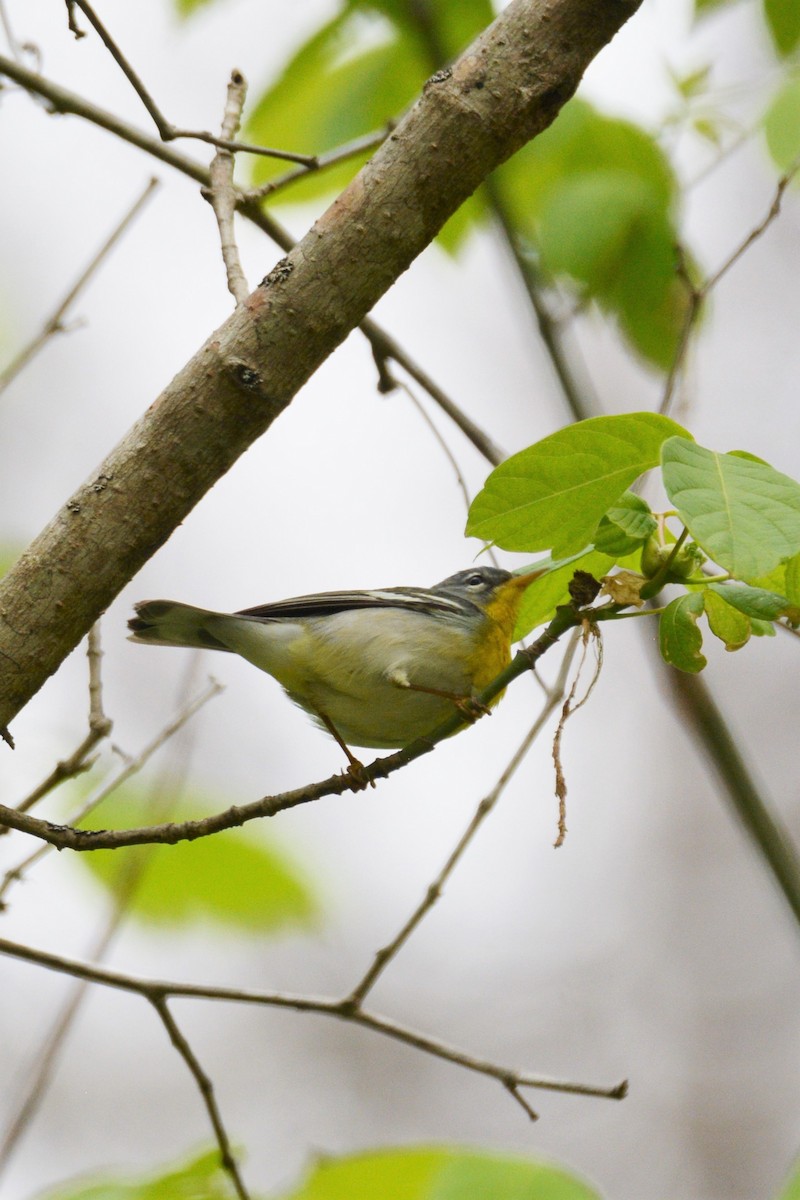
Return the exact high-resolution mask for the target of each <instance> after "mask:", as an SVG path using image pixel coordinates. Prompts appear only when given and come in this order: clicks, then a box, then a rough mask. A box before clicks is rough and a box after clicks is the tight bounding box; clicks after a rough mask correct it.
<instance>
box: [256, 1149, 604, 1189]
mask: <svg viewBox="0 0 800 1200" xmlns="http://www.w3.org/2000/svg"><path fill="white" fill-rule="evenodd" d="M362 1197H363V1198H367V1197H368V1198H369V1200H600V1198H599V1196H598V1193H597V1192H595V1191H594V1189H592V1188H590V1187H588V1186H587V1184H585V1183H583V1182H582V1181H581V1180H579V1179H576V1178H575V1176H574V1175H572V1174H569V1173H567V1172H566V1171H564V1170H561V1169H560V1168H559V1167H554V1166H552V1165H550V1164H549V1163H541V1162H537V1161H535V1160H532V1159H524V1158H519V1157H516V1156H511V1155H499V1154H489V1153H481V1152H478V1151H474V1150H462V1149H460V1148H458V1147H448V1146H442V1147H436V1146H434V1147H418V1148H417V1147H409V1148H404V1149H401V1150H381V1151H376V1152H372V1153H366V1154H358V1155H354V1156H352V1157H348V1158H340V1159H325V1160H323V1161H321V1162H318V1163H317V1164H316V1165H315V1166H314V1167H313V1169H312V1170H311V1172H310V1173H309V1175H308V1177H307V1178H306V1179H305V1180H304V1181H303V1183H301V1184H300V1186H299V1187H298V1188H296V1189H292V1190H291V1191H290V1192H285V1193H284V1194H283V1195H282V1196H281V1197H278V1198H276V1200H361V1198H362Z"/></svg>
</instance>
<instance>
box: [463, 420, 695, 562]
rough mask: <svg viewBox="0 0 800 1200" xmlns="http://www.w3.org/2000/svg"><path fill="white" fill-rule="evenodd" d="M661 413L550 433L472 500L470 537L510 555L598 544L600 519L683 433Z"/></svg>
mask: <svg viewBox="0 0 800 1200" xmlns="http://www.w3.org/2000/svg"><path fill="white" fill-rule="evenodd" d="M685 432H686V431H685V430H682V429H681V427H680V426H679V425H677V424H676V423H675V422H674V421H671V420H670V419H669V418H668V417H662V416H659V415H657V414H655V413H630V414H627V415H624V416H613V417H590V418H589V419H588V420H586V421H578V422H576V423H575V424H574V425H569V426H567V427H566V428H565V429H560V430H559V431H558V432H557V433H553V434H551V435H550V436H549V437H546V438H544V439H543V440H542V441H540V442H536V443H535V444H534V445H533V446H529V447H528V448H527V449H526V450H522V451H521V452H520V453H519V454H514V455H513V456H512V457H511V458H508V459H506V461H505V462H503V463H501V464H500V466H499V467H497V468H496V469H495V470H494V471H492V473H491V475H490V476H489V478H488V479H487V480H486V483H485V485H484V487H483V490H482V491H481V492H480V493H479V494H478V495H477V496H476V498H475V500H474V501H473V502H472V505H471V507H470V511H469V519H468V522H467V530H466V532H467V536H468V537H479V538H483V539H484V540H485V541H490V542H494V543H496V544H497V545H498V546H502V547H503V549H505V550H525V551H533V550H547V549H549V550H551V551H552V553H553V555H554V557H563V556H566V555H568V554H572V553H575V552H577V551H578V550H581V549H582V548H583V547H584V546H586V545H587V544H588V543H590V542H591V541H592V540H593V536H594V532H595V530H596V529H597V526H598V524H599V523H600V521H601V519H602V517H603V516H604V514H605V513H606V512H607V510H608V509H609V508H610V507H611V506H612V505H613V504H614V503H615V501H617V500H618V499H619V497H620V496H621V495H622V493H623V492H624V491H626V489H627V488H628V487H630V485H631V484H632V483H633V482H634V480H636V479H638V477H639V476H640V475H641V474H642V473H643V472H644V471H647V470H649V469H650V468H651V467H654V466H656V465H657V463H658V458H659V452H660V449H661V445H662V443H663V442H664V440H665V439H667V438H671V437H672V436H673V435H675V434H678V433H684V434H685Z"/></svg>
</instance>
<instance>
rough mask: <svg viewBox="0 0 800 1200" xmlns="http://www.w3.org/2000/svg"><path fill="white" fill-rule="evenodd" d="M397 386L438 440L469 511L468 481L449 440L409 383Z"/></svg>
mask: <svg viewBox="0 0 800 1200" xmlns="http://www.w3.org/2000/svg"><path fill="white" fill-rule="evenodd" d="M397 386H398V387H399V388H401V389H402V390H403V391H404V392H405V394H406V395H407V396H408V398H409V400H410V401H411V403H412V404H413V405H414V408H415V409H416V410H417V412H418V413H419V415H420V416H421V417H422V419H423V421H424V422H425V424H426V425H427V426H428V429H429V430H430V431H431V433H432V434H433V436H434V438H435V439H436V441H437V442H438V444H439V446H440V447H441V450H442V452H443V454H444V456H445V458H446V459H447V461H448V462H449V463H450V466H451V467H452V468H453V472H454V474H455V477H456V483H457V484H458V486H459V488H460V490H461V495H462V496H463V497H464V504H465V505H466V507H467V509H469V506H470V504H471V500H470V495H469V489H468V488H467V481H466V479H465V478H464V475H463V473H462V471H461V467H460V466H459V465H458V459H457V458H456V456H455V454H453V451H452V450H451V449H450V447H449V446H448V444H447V440H446V439H445V438H444V437H442V435H441V433H440V432H439V430H438V429H437V428H436V423H435V422H434V421H432V420H431V418H430V416H429V415H428V413H427V412H426V410H425V406H424V405H423V404H421V403H420V401H419V400H418V399H417V397H416V396H415V395H414V393H413V392H412V390H411V388H410V387H409V386H408V384H407V383H398V384H397Z"/></svg>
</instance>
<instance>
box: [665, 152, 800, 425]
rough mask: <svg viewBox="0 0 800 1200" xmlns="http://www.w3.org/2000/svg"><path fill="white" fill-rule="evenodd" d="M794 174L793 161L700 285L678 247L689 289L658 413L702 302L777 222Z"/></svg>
mask: <svg viewBox="0 0 800 1200" xmlns="http://www.w3.org/2000/svg"><path fill="white" fill-rule="evenodd" d="M798 172H800V159H796V160H795V162H793V163H792V165H791V166H790V167H788V168H787V170H786V171H784V173H783V174H782V175H781V176H780V178H779V179H778V183H777V185H776V188H775V192H774V195H773V197H772V201H771V203H770V206H769V208H768V210H767V213H766V215H765V216H764V218H763V219H762V220H761V221H759V223H758V225H756V226H755V227H754V228H753V229H751V230H750V232H749V233H748V234H747V236H746V237H745V238H743V239H742V241H741V242H739V244H738V246H736V248H735V249H734V250H733V251H732V252H731V253H730V254H729V255H728V257H727V258H726V259H725V261H724V262H723V263H722V265H721V266H720V267H718V268H717V270H716V271H714V272H713V273H712V274H711V275H708V276H707V277H706V279H705V280H704V281H703V282H702V283H700V284H693V283H692V282H691V280H690V279H689V276H688V272H687V270H686V267H685V260H684V256H683V251H682V249H681V248H680V247H679V248H678V256H679V259H678V274H679V275H680V276H681V277H682V278H683V279H684V281H685V283H686V284H687V286H688V288H689V304H688V307H687V310H686V315H685V318H684V323H683V328H682V329H681V333H680V337H679V339H678V346H677V349H676V351H675V357H674V359H673V361H672V365H671V367H670V370H669V374H668V376H667V380H666V384H665V386H664V394H663V396H662V399H661V404H660V406H659V412H662V413H665V412H667V411H668V410H669V407H670V405H671V403H672V397H673V394H674V391H675V386H676V383H677V380H678V377H679V376H680V374H681V373H682V371H683V367H684V363H685V361H686V355H687V353H688V350H689V345H690V343H691V339H692V334H693V333H694V330H695V328H696V326H697V320H698V317H699V315H700V310H701V308H702V305H703V302H704V301H705V300H707V299H708V296H709V293H710V292H711V291H713V289H714V288H715V287H716V286H717V284H718V283H719V281H720V280H721V279H722V278H723V276H725V275H727V273H728V271H730V269H731V268H732V267H733V266H735V265H736V263H737V262H738V261H739V259H740V258H741V257H742V255H743V254H746V253H747V251H748V250H749V249H750V247H751V246H752V245H753V243H754V242H757V241H758V239H759V238H760V237H761V236H762V235H763V234H764V233H766V231H767V230H768V229H769V227H770V225H771V224H772V223H773V221H775V220H777V218H778V217H779V216H780V212H781V205H782V203H783V196H784V193H785V191H786V189H787V188H788V187H789V184H790V183H791V182H792V180H793V179H794V178H795V177H796V175H797V174H798Z"/></svg>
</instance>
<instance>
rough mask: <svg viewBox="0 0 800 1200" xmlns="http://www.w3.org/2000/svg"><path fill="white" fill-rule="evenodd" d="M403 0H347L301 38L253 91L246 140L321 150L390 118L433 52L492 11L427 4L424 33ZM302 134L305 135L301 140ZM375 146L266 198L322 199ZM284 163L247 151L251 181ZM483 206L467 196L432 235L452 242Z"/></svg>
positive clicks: (463, 40) (451, 47)
mask: <svg viewBox="0 0 800 1200" xmlns="http://www.w3.org/2000/svg"><path fill="white" fill-rule="evenodd" d="M414 11H415V10H414V9H413V6H410V5H409V4H408V3H407V2H406V0H349V3H347V4H346V5H345V6H344V9H343V10H342V11H341V12H340V13H339V15H338V16H337V17H335V18H334V19H333V20H332V21H330V22H329V23H328V24H327V25H325V26H323V28H322V29H321V30H319V31H318V32H317V33H316V34H315V35H314V36H313V37H312V38H310V39H309V40H308V41H307V42H306V43H305V45H303V46H302V47H301V48H300V49H299V50H298V51H297V53H296V54H295V55H294V56H293V57H292V59H291V60H290V61H289V62H288V64H287V65H286V67H285V69H284V71H283V73H282V75H281V76H280V78H279V79H278V80H277V81H276V82H275V83H274V84H273V85H272V86H271V87H269V88H268V89H267V90H266V91H265V92H264V93H263V94H262V95H261V96H260V97H259V99H258V101H257V103H256V106H255V108H254V110H253V111H252V113H251V115H250V117H249V118H248V121H247V124H246V128H245V136H246V137H247V138H248V139H249V140H251V141H257V142H260V143H261V144H263V145H268V146H275V147H279V148H282V149H292V150H297V151H302V152H303V153H310V154H321V153H324V152H325V151H327V150H333V149H335V148H336V147H338V146H341V145H344V144H345V143H347V142H349V141H352V140H353V139H354V138H358V137H361V136H363V135H365V134H369V133H373V132H377V131H378V130H380V129H382V128H384V127H386V125H387V123H388V122H389V121H392V120H396V119H397V118H398V117H399V116H400V115H401V114H402V113H403V112H404V111H405V110H406V109H407V108H408V107H409V106H410V105H411V103H412V102H413V101H414V100H416V98H417V96H418V95H419V92H420V91H421V89H422V86H423V84H424V83H425V81H426V80H427V79H428V78H429V76H430V75H431V73H432V72H433V71H434V70H435V69H436V68H437V67H438V66H440V65H441V63H440V62H438V61H437V59H436V56H435V55H434V51H433V48H432V45H431V44H430V41H432V42H433V43H434V44H435V46H436V47H437V51H438V53H443V54H445V55H448V56H452V57H455V56H456V55H457V54H458V53H459V52H460V51H461V50H462V49H463V48H464V47H465V46H466V45H467V44H468V43H469V42H471V41H472V40H473V39H474V38H475V37H476V36H477V34H478V33H479V32H480V31H481V30H482V29H483V28H484V27H485V26H486V25H488V24H489V23H490V22H491V21H492V20H493V19H494V13H493V10H492V7H491V4H490V2H489V0H460V2H456V0H446V2H445V0H442V2H440V3H437V4H436V5H434V6H429V11H428V10H426V11H427V12H428V18H429V20H430V24H431V27H432V28H431V39H430V41H429V40H428V38H427V36H426V33H425V31H424V30H423V28H422V25H421V22H420V20H419V19H417V18H416V17H415V16H414ZM298 137H302V144H299V143H298ZM374 152H375V151H374V149H373V150H371V151H368V152H365V153H364V154H361V155H359V156H357V157H354V158H351V159H348V160H346V161H345V162H342V163H341V164H339V165H337V166H334V167H330V168H326V169H325V170H322V171H318V172H310V173H309V174H308V175H307V176H305V178H303V179H301V180H299V181H298V182H296V183H293V184H292V186H291V187H290V188H288V189H286V191H285V192H284V191H281V192H278V193H276V194H275V196H274V197H273V198H272V199H271V200H270V204H271V205H273V204H282V203H291V204H296V203H298V202H305V201H310V200H320V199H327V198H328V197H330V196H331V195H334V194H335V193H336V192H339V191H341V190H342V189H343V188H344V187H345V186H346V185H347V183H348V182H349V181H350V180H351V179H352V178H353V176H354V175H355V174H356V172H357V171H358V170H359V169H360V168H361V167H362V166H363V164H364V163H365V162H366V161H367V159H368V158H369V157H370V155H371V154H374ZM286 169H287V166H286V163H281V162H279V161H278V160H275V159H268V158H254V159H252V165H251V171H252V177H253V181H254V182H255V183H264V182H266V181H267V180H270V179H274V178H275V177H277V176H280V175H282V174H284V173H285V172H286ZM485 211H486V204H485V198H484V197H483V196H482V195H480V194H476V195H475V196H472V197H471V198H470V199H469V200H468V201H467V202H466V203H465V204H464V205H462V207H461V209H460V210H459V212H458V213H456V214H454V216H453V217H451V218H450V220H449V221H448V222H447V224H446V226H445V228H444V229H443V230H442V231H441V233H440V235H439V240H440V241H441V244H442V245H443V246H444V248H445V249H447V250H448V251H451V252H452V251H454V250H455V249H456V248H457V247H458V245H460V243H461V242H462V241H463V239H464V237H465V236H466V234H467V232H468V231H469V229H470V228H471V226H472V224H473V223H474V222H475V221H478V220H481V219H483V217H484V214H485Z"/></svg>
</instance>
